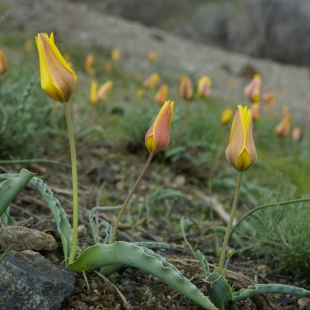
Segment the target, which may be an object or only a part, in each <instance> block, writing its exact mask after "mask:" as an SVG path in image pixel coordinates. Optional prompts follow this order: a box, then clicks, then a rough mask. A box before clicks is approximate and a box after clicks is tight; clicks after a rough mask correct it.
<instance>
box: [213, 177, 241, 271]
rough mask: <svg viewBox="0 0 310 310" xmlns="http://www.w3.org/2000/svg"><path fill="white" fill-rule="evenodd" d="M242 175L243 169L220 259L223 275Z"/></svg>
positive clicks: (220, 268) (219, 268)
mask: <svg viewBox="0 0 310 310" xmlns="http://www.w3.org/2000/svg"><path fill="white" fill-rule="evenodd" d="M242 175H243V171H240V172H239V175H238V180H237V186H236V190H235V197H234V202H233V205H232V208H231V212H230V218H229V222H228V225H227V228H226V233H225V237H224V242H223V245H222V250H221V255H220V261H219V267H218V273H219V275H221V274H222V271H223V266H224V260H225V256H226V248H227V245H228V241H229V237H230V231H231V228H232V224H233V221H234V218H235V213H236V210H237V205H238V200H239V194H240V188H241V181H242Z"/></svg>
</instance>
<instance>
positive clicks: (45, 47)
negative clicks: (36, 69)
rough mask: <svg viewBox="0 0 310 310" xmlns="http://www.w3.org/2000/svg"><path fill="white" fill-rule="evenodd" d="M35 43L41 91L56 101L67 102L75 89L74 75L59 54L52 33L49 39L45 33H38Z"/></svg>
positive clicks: (75, 78)
mask: <svg viewBox="0 0 310 310" xmlns="http://www.w3.org/2000/svg"><path fill="white" fill-rule="evenodd" d="M36 43H37V48H38V52H39V60H40V77H41V87H42V89H43V90H44V91H45V92H46V93H47V94H48V95H49V96H50V97H52V98H53V99H55V100H56V101H59V102H61V103H65V102H68V101H69V99H70V97H71V95H72V93H73V91H74V89H75V84H76V80H77V76H76V74H75V73H74V72H73V70H72V69H71V68H70V66H69V65H68V64H67V62H66V61H65V60H64V58H63V57H62V55H61V54H60V52H59V50H58V48H57V46H56V45H55V43H54V34H53V33H51V35H50V37H49V36H48V35H47V34H46V33H39V34H38V35H37V36H36Z"/></svg>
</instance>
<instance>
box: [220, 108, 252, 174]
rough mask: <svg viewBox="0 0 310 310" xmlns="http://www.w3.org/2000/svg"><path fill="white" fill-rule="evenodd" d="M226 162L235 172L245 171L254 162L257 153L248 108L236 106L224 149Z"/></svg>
mask: <svg viewBox="0 0 310 310" xmlns="http://www.w3.org/2000/svg"><path fill="white" fill-rule="evenodd" d="M225 154H226V158H227V160H228V162H229V163H230V164H231V165H232V166H233V167H234V168H235V169H236V170H237V171H245V170H247V169H248V168H249V167H251V165H252V164H253V163H254V162H255V161H256V159H257V153H256V148H255V144H254V139H253V134H252V116H251V112H250V110H249V109H248V107H242V106H241V105H240V104H239V105H238V106H237V109H236V114H235V117H234V120H233V122H232V125H231V131H230V138H229V142H228V146H227V148H226V152H225Z"/></svg>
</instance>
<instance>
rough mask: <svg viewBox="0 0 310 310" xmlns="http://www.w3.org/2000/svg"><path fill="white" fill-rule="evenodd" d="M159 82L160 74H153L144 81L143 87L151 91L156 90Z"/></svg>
mask: <svg viewBox="0 0 310 310" xmlns="http://www.w3.org/2000/svg"><path fill="white" fill-rule="evenodd" d="M159 80H160V76H159V74H157V73H152V74H151V75H149V76H148V77H147V78H146V79H145V80H144V82H143V86H144V87H145V88H149V89H151V88H154V87H155V86H156V85H157V84H158V82H159Z"/></svg>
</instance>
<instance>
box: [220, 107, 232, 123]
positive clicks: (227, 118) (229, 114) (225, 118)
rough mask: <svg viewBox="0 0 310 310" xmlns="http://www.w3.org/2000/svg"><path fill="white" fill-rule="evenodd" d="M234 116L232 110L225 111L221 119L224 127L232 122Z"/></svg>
mask: <svg viewBox="0 0 310 310" xmlns="http://www.w3.org/2000/svg"><path fill="white" fill-rule="evenodd" d="M232 115H233V110H232V109H225V110H223V112H222V114H221V119H220V122H221V124H222V125H226V124H228V123H229V122H230V120H231V118H232Z"/></svg>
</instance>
